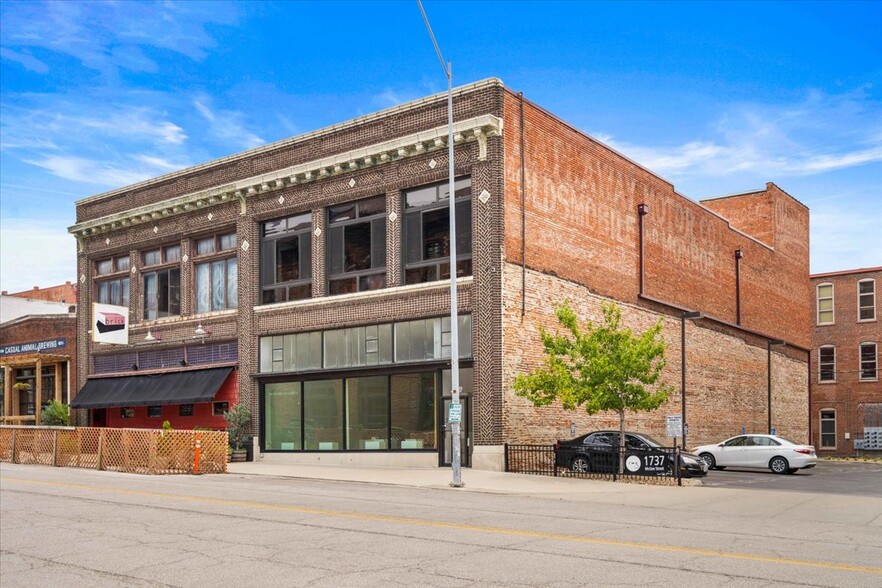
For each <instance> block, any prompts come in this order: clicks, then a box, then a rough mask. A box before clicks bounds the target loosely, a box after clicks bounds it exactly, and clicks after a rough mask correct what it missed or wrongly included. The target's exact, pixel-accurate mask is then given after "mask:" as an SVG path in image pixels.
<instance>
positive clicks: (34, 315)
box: [0, 283, 77, 425]
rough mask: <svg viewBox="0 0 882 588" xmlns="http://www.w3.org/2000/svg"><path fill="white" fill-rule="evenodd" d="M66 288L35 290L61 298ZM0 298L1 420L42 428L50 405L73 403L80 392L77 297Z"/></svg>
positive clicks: (17, 296) (6, 422) (23, 295)
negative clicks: (45, 413) (59, 299)
mask: <svg viewBox="0 0 882 588" xmlns="http://www.w3.org/2000/svg"><path fill="white" fill-rule="evenodd" d="M69 287H70V283H68V284H67V288H66V287H65V286H58V287H53V288H46V289H44V290H39V288H37V289H35V291H39V292H40V293H41V294H42V293H45V292H47V291H48V292H52V293H55V296H54V297H55V298H60V297H61V296H63V295H64V294H60V295H59V293H62V292H65V291H66V292H69V294H74V290H72V289H70V288H69ZM28 294H29V292H23V293H20V294H16V295H11V296H10V295H6V294H5V293H4V294H3V295H2V296H0V421H2V422H3V423H4V424H13V425H21V424H36V423H39V422H40V416H41V414H42V410H43V407H44V406H45V405H46V404H47V403H48V402H49V401H50V400H57V401H59V402H64V403H68V402H70V399H71V398H73V395H74V394H75V392H76V381H77V379H76V378H77V368H76V348H77V331H76V326H77V319H76V306H75V305H74V304H73V302H74V299H73V297H71V296H69V297H68V299H67V301H66V302H62V301H54V302H53V301H51V300H52V299H53V296H51V295H50V296H42V295H41V296H37V297H36V299H33V300H31V299H27V298H25V296H27V295H28Z"/></svg>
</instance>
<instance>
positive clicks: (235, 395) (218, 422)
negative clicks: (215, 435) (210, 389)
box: [107, 370, 239, 430]
mask: <svg viewBox="0 0 882 588" xmlns="http://www.w3.org/2000/svg"><path fill="white" fill-rule="evenodd" d="M238 379H239V378H238V372H237V371H235V370H234V371H233V373H231V374H230V375H229V377H228V378H227V379H226V381H225V382H224V383H223V385H222V386H221V388H220V390H218V391H217V394H216V395H215V397H214V400H213V402H227V403H229V405H228V406H229V408H232V407H233V405H235V404H236V403H237V402H238V401H239V392H238ZM213 402H202V403H199V404H194V405H193V416H180V412H179V410H180V407H179V405H177V404H165V405H163V406H162V416H161V417H157V418H148V417H147V407H146V406H135V407H134V409H135V416H134V417H132V418H127V419H124V418H122V417H121V416H120V414H121V409H120V408H119V407H116V408H108V409H107V426H108V427H119V428H127V429H161V428H162V423H163V421H168V422H169V423H171V426H172V428H173V429H184V430H190V429H194V428H196V427H200V428H206V429H216V430H224V429H226V428H227V423H226V421H225V420H224V417H223V416H215V415H214V412H213V410H214V407H213Z"/></svg>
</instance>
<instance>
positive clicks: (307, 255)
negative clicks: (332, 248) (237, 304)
mask: <svg viewBox="0 0 882 588" xmlns="http://www.w3.org/2000/svg"><path fill="white" fill-rule="evenodd" d="M260 288H261V300H262V302H263V304H269V303H272V302H285V301H287V300H300V299H302V298H310V297H311V296H312V213H309V212H305V213H303V214H299V215H296V216H289V217H285V218H279V219H275V220H271V221H266V222H265V223H262V224H261V240H260Z"/></svg>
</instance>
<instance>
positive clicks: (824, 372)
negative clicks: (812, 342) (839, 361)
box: [818, 345, 836, 382]
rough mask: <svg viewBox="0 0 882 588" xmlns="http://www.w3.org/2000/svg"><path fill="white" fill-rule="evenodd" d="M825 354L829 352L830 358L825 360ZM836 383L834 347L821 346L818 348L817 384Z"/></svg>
mask: <svg viewBox="0 0 882 588" xmlns="http://www.w3.org/2000/svg"><path fill="white" fill-rule="evenodd" d="M825 352H829V353H830V354H831V356H832V357H828V358H826V359H825V357H824V354H825ZM835 381H836V346H835V345H821V346H820V347H818V382H835Z"/></svg>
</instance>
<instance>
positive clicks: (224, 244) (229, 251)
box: [196, 233, 239, 313]
mask: <svg viewBox="0 0 882 588" xmlns="http://www.w3.org/2000/svg"><path fill="white" fill-rule="evenodd" d="M196 258H197V260H198V261H197V263H196V312H197V313H203V312H210V311H215V310H225V309H228V308H236V307H237V306H238V305H239V287H238V264H237V260H236V234H235V233H228V234H225V235H216V236H214V237H208V238H205V239H198V240H197V241H196Z"/></svg>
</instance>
